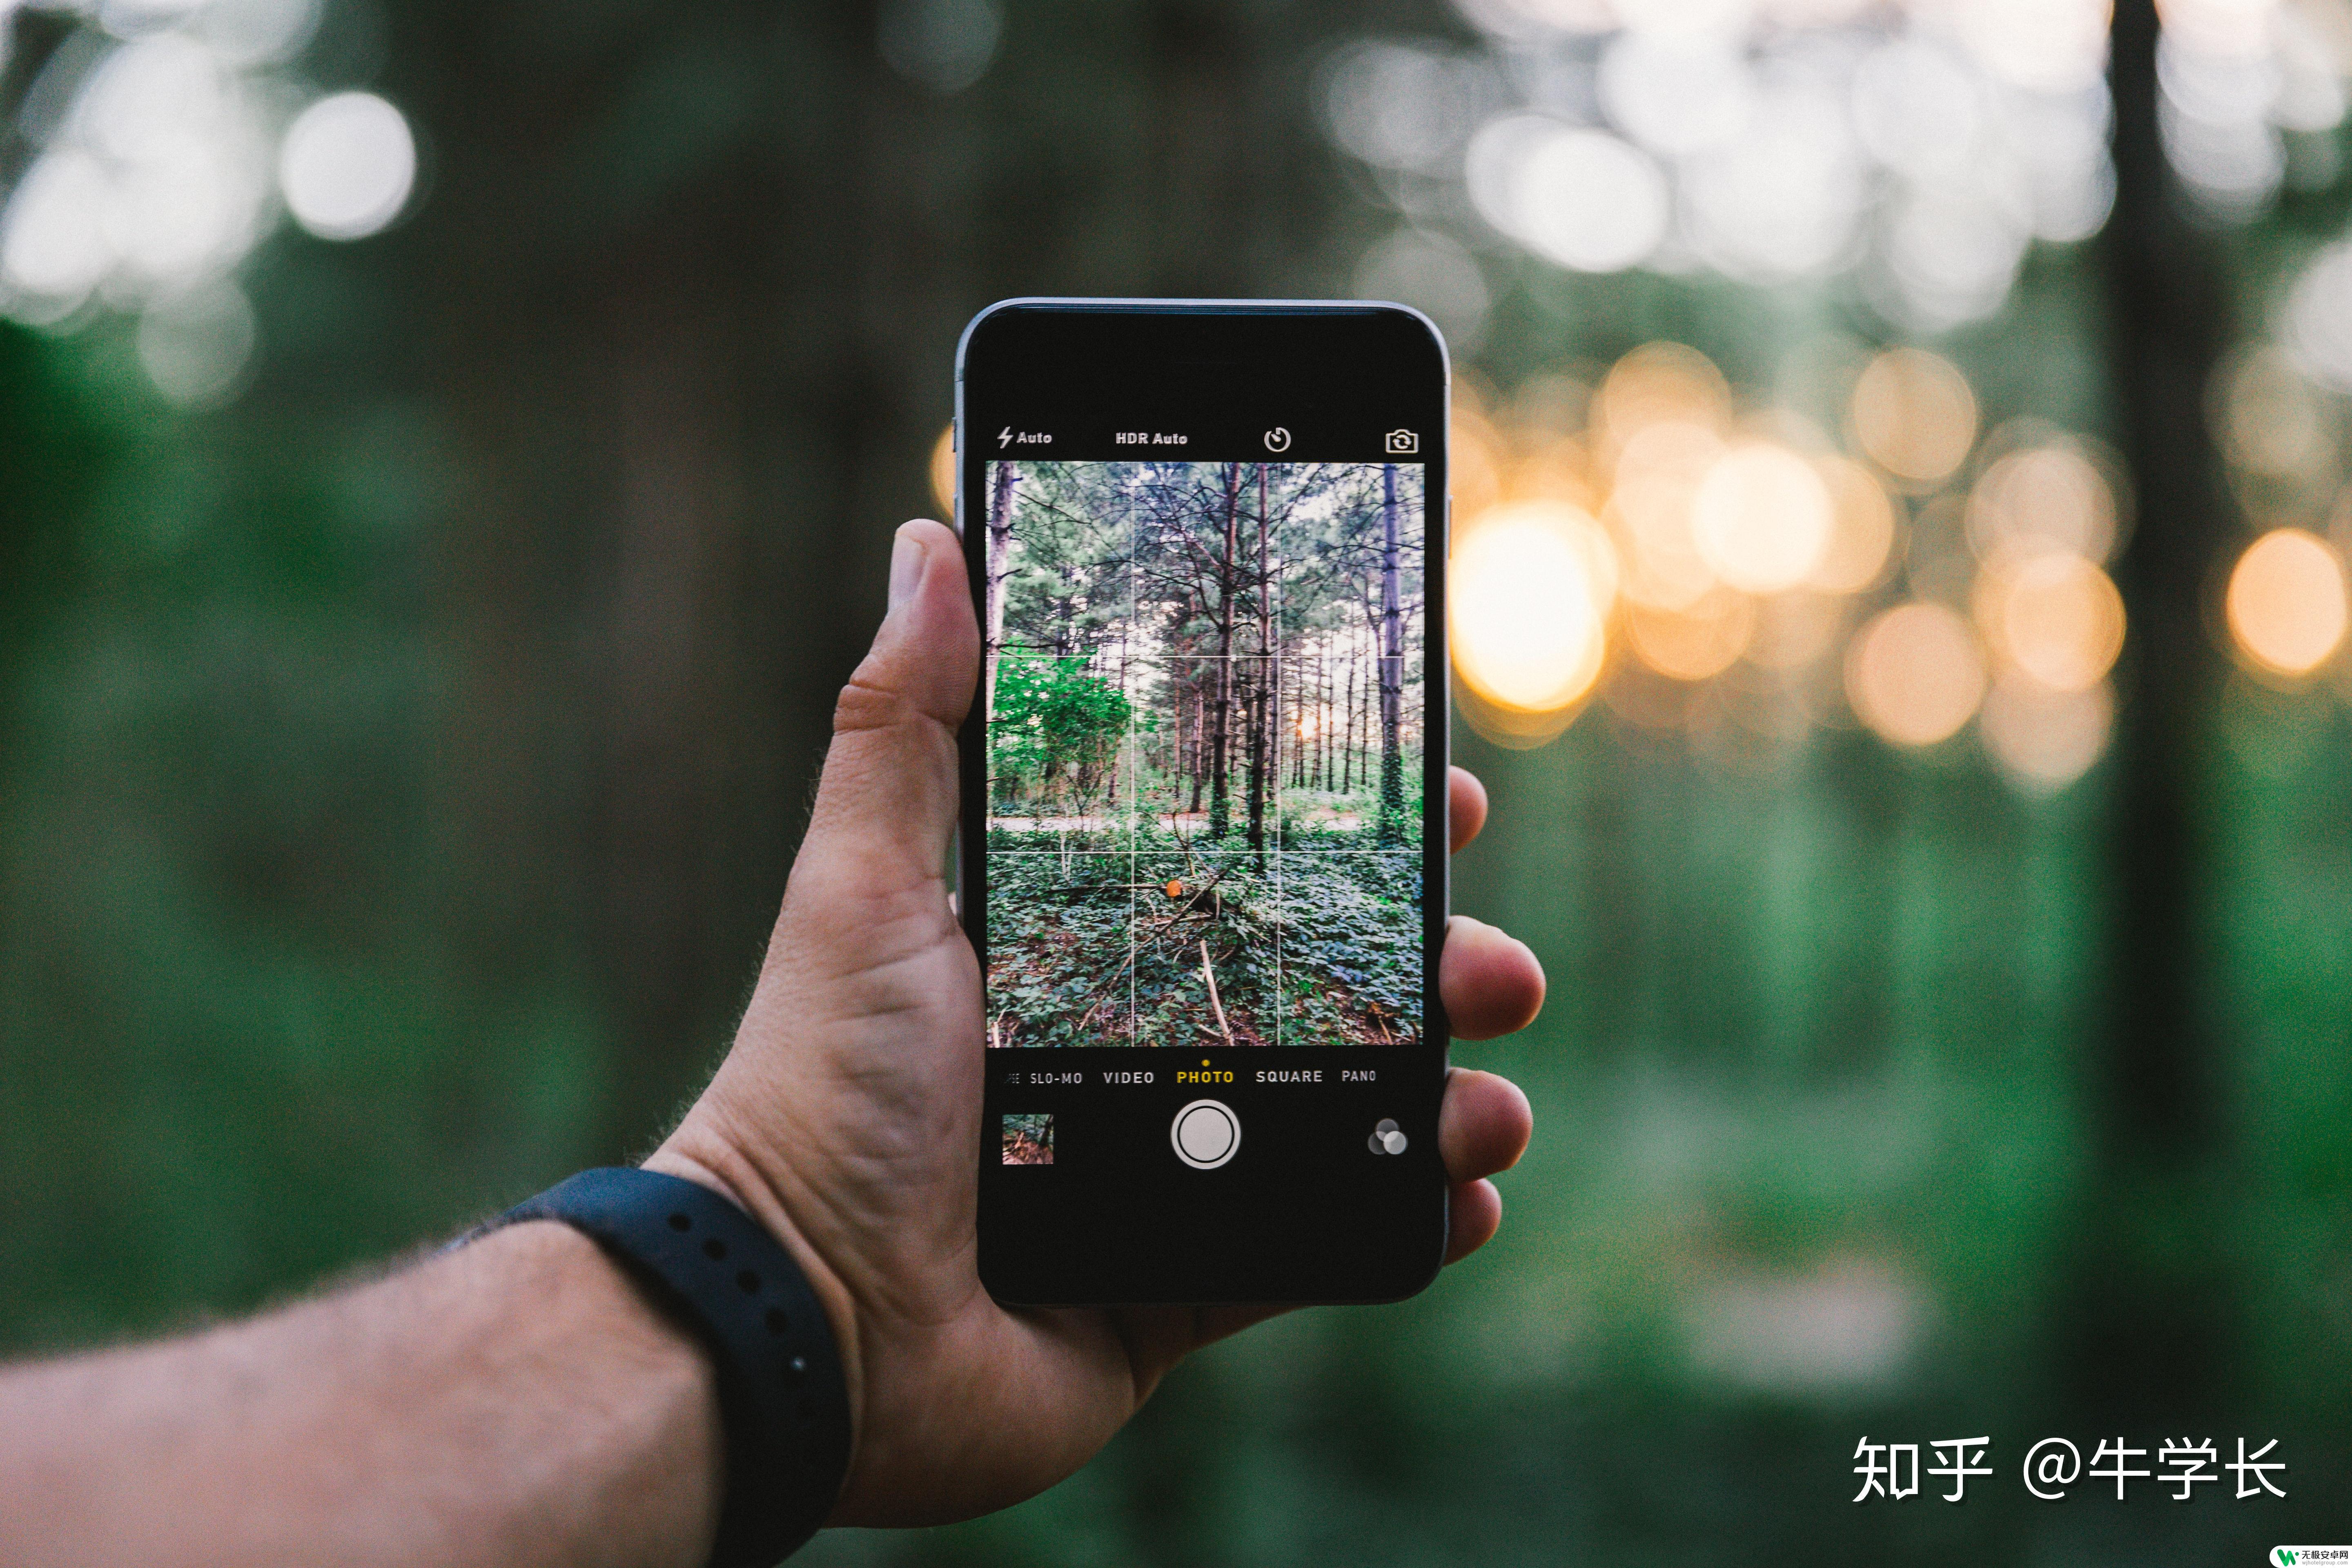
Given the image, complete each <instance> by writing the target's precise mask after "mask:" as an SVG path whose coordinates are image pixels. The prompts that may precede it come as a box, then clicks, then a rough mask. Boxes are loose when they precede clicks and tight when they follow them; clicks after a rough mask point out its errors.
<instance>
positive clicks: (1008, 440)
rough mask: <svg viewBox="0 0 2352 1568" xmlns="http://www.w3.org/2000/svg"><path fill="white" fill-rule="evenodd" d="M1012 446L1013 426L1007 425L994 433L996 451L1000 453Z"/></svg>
mask: <svg viewBox="0 0 2352 1568" xmlns="http://www.w3.org/2000/svg"><path fill="white" fill-rule="evenodd" d="M1011 445H1013V426H1010V425H1007V426H1005V427H1004V428H1003V429H1002V430H1000V431H998V432H997V433H996V449H997V450H998V451H1000V452H1002V451H1003V450H1004V448H1005V447H1010V446H1011Z"/></svg>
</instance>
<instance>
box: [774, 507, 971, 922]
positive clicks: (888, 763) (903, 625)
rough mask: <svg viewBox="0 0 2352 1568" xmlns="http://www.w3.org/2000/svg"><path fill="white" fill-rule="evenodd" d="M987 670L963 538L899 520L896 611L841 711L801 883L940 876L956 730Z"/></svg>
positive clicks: (838, 886) (862, 893)
mask: <svg viewBox="0 0 2352 1568" xmlns="http://www.w3.org/2000/svg"><path fill="white" fill-rule="evenodd" d="M979 666H980V627H979V624H978V622H977V621H976V620H975V619H974V617H973V615H972V608H971V589H970V587H969V585H968V584H967V582H966V579H965V574H964V570H963V550H962V547H961V545H960V544H959V543H958V542H957V541H956V536H955V535H954V534H952V533H950V532H949V531H948V530H947V529H945V528H943V527H941V526H940V524H938V523H936V522H929V521H915V522H909V523H905V524H902V525H901V526H900V527H899V529H898V539H897V541H896V542H894V543H893V544H892V546H891V550H890V606H889V612H888V614H887V616H884V618H883V621H882V628H881V630H880V631H878V632H877V633H876V634H875V637H874V646H873V647H872V648H871V649H870V650H868V651H867V653H866V658H865V660H864V661H863V662H862V663H860V664H859V665H858V667H857V669H856V673H855V674H853V675H852V676H850V678H849V684H848V685H847V686H845V687H844V688H842V691H841V699H840V700H839V702H838V703H836V704H835V708H834V714H833V744H832V746H831V747H830V748H829V749H828V750H827V751H826V752H825V758H824V777H823V778H822V779H821V780H820V781H819V783H818V785H817V795H816V807H815V810H814V812H813V813H812V814H811V815H810V818H809V829H808V836H807V837H806V838H805V839H804V840H803V843H802V847H801V855H800V861H799V863H798V864H797V865H796V866H795V867H794V868H793V877H794V879H795V880H799V879H801V878H802V877H803V873H806V874H808V875H811V876H814V877H815V878H817V879H820V880H822V881H823V882H824V883H825V884H827V886H828V889H829V890H833V891H837V892H839V893H841V894H845V895H848V896H851V897H858V898H875V897H883V898H887V897H889V896H891V895H893V894H896V893H899V892H903V891H905V890H906V889H908V888H910V887H913V886H916V885H919V884H925V883H929V882H932V881H935V880H936V879H938V878H939V877H940V873H941V871H942V869H943V868H944V866H945V863H946V859H947V847H948V841H949V838H950V836H951V835H952V834H953V833H954V831H955V822H956V810H957V805H958V800H957V786H956V779H957V774H956V730H957V727H958V726H959V725H961V723H962V722H963V718H964V714H965V712H966V711H967V710H969V709H970V708H971V698H972V688H973V684H974V682H975V680H976V679H977V676H978V673H979Z"/></svg>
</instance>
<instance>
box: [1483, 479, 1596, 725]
mask: <svg viewBox="0 0 2352 1568" xmlns="http://www.w3.org/2000/svg"><path fill="white" fill-rule="evenodd" d="M1452 573H1453V581H1452V584H1451V588H1450V592H1449V595H1448V603H1449V605H1450V608H1451V611H1452V615H1453V636H1454V667H1455V668H1456V669H1457V670H1458V671H1459V672H1460V673H1461V676H1462V679H1463V680H1464V681H1465V683H1466V684H1467V685H1468V686H1469V687H1470V688H1471V689H1473V690H1474V691H1475V692H1476V693H1477V694H1478V695H1479V696H1480V697H1482V698H1484V699H1485V700H1486V701H1488V702H1490V703H1492V704H1494V705H1496V707H1498V708H1501V709H1504V710H1517V711H1520V712H1526V713H1551V712H1556V711H1558V710H1562V709H1566V708H1569V707H1570V706H1572V705H1573V704H1575V703H1577V702H1579V701H1580V700H1582V699H1583V698H1584V697H1585V695H1586V694H1587V693H1589V692H1590V691H1591V689H1592V684H1593V682H1594V680H1595V679H1598V678H1599V676H1600V674H1601V664H1602V661H1603V659H1604V658H1605V657H1606V654H1607V651H1608V644H1607V637H1606V630H1607V626H1608V621H1609V615H1610V611H1611V608H1612V605H1614V603H1615V600H1616V581H1615V579H1616V567H1615V561H1614V555H1613V552H1612V550H1611V548H1610V544H1609V541H1608V539H1607V537H1606V536H1605V535H1604V534H1603V533H1602V532H1601V529H1600V527H1599V525H1598V524H1596V523H1595V522H1594V521H1592V519H1591V518H1590V517H1588V516H1586V515H1585V514H1584V513H1582V512H1580V511H1578V510H1576V509H1575V508H1573V507H1570V506H1566V505H1562V504H1559V503H1556V502H1552V503H1548V502H1540V501H1537V502H1526V503H1521V504H1517V505H1512V506H1506V507H1502V508H1499V509H1497V510H1495V511H1492V512H1489V513H1487V514H1486V516H1485V517H1483V518H1479V519H1476V520H1475V521H1473V522H1471V523H1470V524H1469V525H1467V526H1465V528H1464V529H1463V531H1462V534H1461V537H1460V538H1459V539H1458V540H1457V541H1456V542H1455V544H1454V560H1453V563H1452Z"/></svg>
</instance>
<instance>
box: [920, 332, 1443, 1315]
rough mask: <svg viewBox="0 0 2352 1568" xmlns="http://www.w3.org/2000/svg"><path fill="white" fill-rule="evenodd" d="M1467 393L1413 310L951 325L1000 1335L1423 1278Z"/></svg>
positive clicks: (963, 864) (986, 1257)
mask: <svg viewBox="0 0 2352 1568" xmlns="http://www.w3.org/2000/svg"><path fill="white" fill-rule="evenodd" d="M1448 374H1449V373H1448V369H1447V364H1446V358H1445V349H1444V342H1443V340H1442V339H1441V338H1440V337H1439V335H1438V333H1437V331H1436V329H1435V328H1433V327H1432V326H1431V325H1430V324H1429V322H1428V321H1426V320H1425V319H1424V318H1423V317H1422V316H1420V315H1419V314H1417V313H1415V312H1413V311H1412V310H1405V309H1403V308H1402V307H1400V306H1396V305H1385V304H1368V303H1244V302H1219V301H1189V300H1009V301H1007V302H1005V303H1003V304H1000V305H996V306H992V307H991V308H990V309H989V310H985V311H983V312H982V313H981V314H980V315H979V316H978V317H976V318H975V319H974V320H973V321H972V322H971V325H970V326H969V327H968V328H966V329H965V331H964V336H963V342H962V345H961V349H960V351H959V353H958V354H957V368H956V375H957V387H956V390H957V404H956V432H957V435H956V440H957V457H958V461H957V503H956V510H957V521H958V526H959V527H960V528H961V531H962V534H963V544H964V555H965V560H966V562H967V563H968V565H969V567H970V571H971V592H972V599H973V603H974V605H976V606H977V608H978V610H979V612H980V618H981V626H982V637H983V639H984V642H985V649H984V653H983V662H984V668H983V670H982V678H981V689H980V692H979V694H978V696H977V697H976V699H975V700H974V701H973V703H972V710H971V720H970V721H969V722H968V723H967V724H966V725H965V727H964V730H963V733H962V737H961V741H962V788H963V802H962V826H961V846H960V851H959V865H958V878H959V882H960V892H961V910H962V918H963V921H964V924H965V927H966V929H967V930H968V931H969V932H970V934H971V942H972V945H973V947H974V949H975V950H976V951H977V952H978V953H979V955H980V960H981V965H982V973H983V975H984V977H985V995H986V1014H985V1018H984V1027H985V1029H986V1031H987V1039H988V1046H989V1047H990V1048H989V1049H988V1050H987V1051H986V1052H985V1053H984V1056H985V1060H986V1062H987V1076H986V1090H985V1098H984V1103H983V1117H982V1140H981V1143H982V1146H981V1150H980V1216H979V1224H980V1272H981V1278H982V1281H983V1282H984V1283H985V1284H986V1285H987V1287H988V1289H989V1290H990V1292H991V1293H992V1294H993V1295H994V1296H995V1297H996V1298H997V1299H998V1300H1003V1301H1007V1302H1017V1303H1024V1304H1038V1305H1046V1304H1052V1305H1078V1304H1112V1303H1135V1302H1239V1301H1268V1302H1271V1301H1378V1300H1395V1299H1397V1298H1399V1297H1402V1296H1408V1295H1411V1294H1412V1293H1413V1292H1414V1291H1416V1290H1419V1289H1421V1288H1422V1287H1423V1286H1424V1285H1426V1284H1428V1282H1429V1281H1430V1279H1432V1278H1433V1276H1434V1275H1435V1273H1436V1271H1437V1268H1438V1264H1439V1262H1440V1260H1441V1258H1442V1257H1443V1255H1444V1248H1445V1224H1446V1182H1445V1174H1444V1165H1443V1163H1442V1162H1441V1161H1440V1159H1439V1156H1438V1151H1437V1114H1438V1101H1439V1099H1440V1097H1441V1095H1442V1093H1443V1091H1444V1077H1445V1048H1446V1028H1445V1019H1444V1013H1443V1011H1442V1010H1441V1009H1440V1006H1439V1004H1438V997H1437V987H1436V975H1437V958H1438V948H1439V943H1440V942H1441V941H1442V939H1443V936H1444V922H1445V857H1446V826H1445V808H1446V711H1447V709H1446V682H1445V672H1446V653H1445V626H1444V613H1443V607H1444V602H1445V600H1444V561H1445V516H1446V507H1445V495H1446V489H1445V433H1446V417H1447V396H1448Z"/></svg>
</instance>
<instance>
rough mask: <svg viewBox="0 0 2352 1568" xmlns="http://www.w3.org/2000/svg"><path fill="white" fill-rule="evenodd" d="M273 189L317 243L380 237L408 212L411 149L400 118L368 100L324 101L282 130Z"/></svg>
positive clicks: (356, 95) (354, 95)
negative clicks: (282, 141)
mask: <svg viewBox="0 0 2352 1568" xmlns="http://www.w3.org/2000/svg"><path fill="white" fill-rule="evenodd" d="M415 183H416V142H415V138H414V137H413V136H411V135H410V134H409V130H408V121H407V120H406V118H405V117H404V116H403V115H402V114H401V112H400V110H397V109H394V107H393V106H392V105H391V104H390V103H388V102H386V101H385V100H383V99H381V98H378V97H377V96H376V95H375V94H373V93H372V92H339V93H336V94H334V95H332V96H331V97H328V98H322V99H320V100H319V101H318V102H316V103H314V104H312V105H310V108H308V109H306V110H303V111H302V112H301V113H300V114H299V115H298V116H297V117H296V118H295V121H294V123H293V124H291V125H289V126H288V127H287V128H286V142H285V145H284V147H282V148H281V149H280V150H279V153H278V187H279V189H280V190H281V191H282V192H283V193H284V195H285V197H286V210H287V211H289V212H290V213H292V214H293V215H294V221H295V222H296V223H299V224H300V225H301V226H303V227H304V228H305V229H308V230H309V231H310V233H312V234H315V235H317V236H318V237H320V238H321V239H363V238H365V237H367V236H369V235H372V234H376V233H380V232H381V231H382V230H383V229H384V228H385V227H386V226H389V225H390V224H391V223H392V221H393V220H394V218H396V217H398V216H400V212H401V209H402V208H403V207H404V206H406V205H408V193H409V192H410V190H411V189H413V188H414V187H415Z"/></svg>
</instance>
